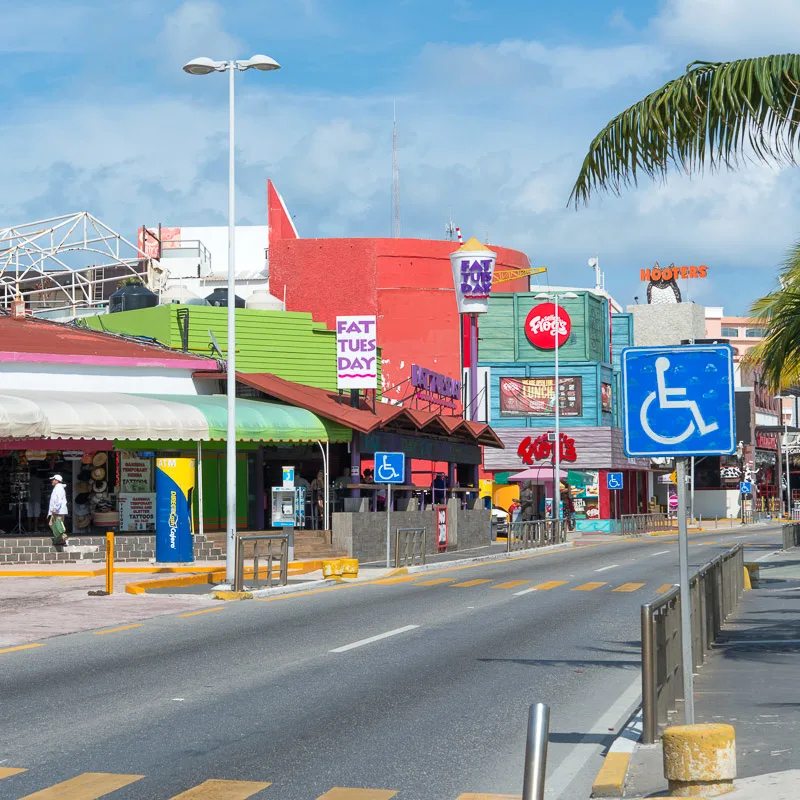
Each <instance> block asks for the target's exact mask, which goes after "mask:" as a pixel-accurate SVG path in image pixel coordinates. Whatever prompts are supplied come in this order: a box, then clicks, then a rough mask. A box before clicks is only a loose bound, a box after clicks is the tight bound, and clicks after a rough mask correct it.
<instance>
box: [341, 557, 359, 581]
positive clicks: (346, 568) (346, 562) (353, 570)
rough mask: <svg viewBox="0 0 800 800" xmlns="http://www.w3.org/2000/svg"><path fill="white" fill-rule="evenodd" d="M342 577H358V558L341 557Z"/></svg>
mask: <svg viewBox="0 0 800 800" xmlns="http://www.w3.org/2000/svg"><path fill="white" fill-rule="evenodd" d="M342 577H343V578H357V577H358V559H357V558H343V559H342Z"/></svg>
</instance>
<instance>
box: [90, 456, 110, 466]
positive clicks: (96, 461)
mask: <svg viewBox="0 0 800 800" xmlns="http://www.w3.org/2000/svg"><path fill="white" fill-rule="evenodd" d="M107 461H108V456H107V455H106V454H105V453H95V455H94V458H93V459H92V465H93V466H95V467H102V466H104V465H105V464H106V462H107Z"/></svg>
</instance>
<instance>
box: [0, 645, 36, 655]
mask: <svg viewBox="0 0 800 800" xmlns="http://www.w3.org/2000/svg"><path fill="white" fill-rule="evenodd" d="M32 647H44V645H43V644H18V645H17V646H16V647H5V648H3V649H2V650H0V653H14V652H16V651H17V650H30V649H31V648H32Z"/></svg>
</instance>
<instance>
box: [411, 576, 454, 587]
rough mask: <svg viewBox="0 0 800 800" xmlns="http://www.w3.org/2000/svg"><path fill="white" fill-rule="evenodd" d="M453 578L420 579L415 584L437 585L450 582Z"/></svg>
mask: <svg viewBox="0 0 800 800" xmlns="http://www.w3.org/2000/svg"><path fill="white" fill-rule="evenodd" d="M452 580H453V578H434V579H433V580H430V581H420V582H419V583H415V584H414V586H436V585H437V584H439V583H450V582H451V581H452Z"/></svg>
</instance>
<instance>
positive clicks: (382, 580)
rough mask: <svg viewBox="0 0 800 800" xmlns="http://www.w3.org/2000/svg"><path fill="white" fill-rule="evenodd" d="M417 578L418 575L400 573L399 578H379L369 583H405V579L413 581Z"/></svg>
mask: <svg viewBox="0 0 800 800" xmlns="http://www.w3.org/2000/svg"><path fill="white" fill-rule="evenodd" d="M417 578H419V575H401V576H400V577H399V578H380V579H378V580H377V581H370V582H369V584H370V585H371V586H372V585H375V584H382V585H386V584H390V583H406V582H407V581H415V580H417Z"/></svg>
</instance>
